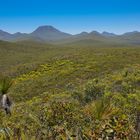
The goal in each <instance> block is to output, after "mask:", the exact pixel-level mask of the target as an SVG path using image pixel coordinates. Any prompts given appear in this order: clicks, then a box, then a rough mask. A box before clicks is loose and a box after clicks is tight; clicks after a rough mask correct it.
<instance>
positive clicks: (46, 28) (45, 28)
mask: <svg viewBox="0 0 140 140" xmlns="http://www.w3.org/2000/svg"><path fill="white" fill-rule="evenodd" d="M48 31H53V32H54V31H55V32H56V31H57V32H59V30H57V29H56V28H54V27H53V26H50V25H44V26H39V27H38V28H37V29H36V30H35V31H34V32H48Z"/></svg>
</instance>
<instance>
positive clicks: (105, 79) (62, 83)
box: [0, 42, 140, 140]
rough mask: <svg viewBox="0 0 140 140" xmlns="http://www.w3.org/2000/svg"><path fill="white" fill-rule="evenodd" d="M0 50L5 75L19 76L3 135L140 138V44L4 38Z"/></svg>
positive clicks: (0, 125) (65, 139)
mask: <svg viewBox="0 0 140 140" xmlns="http://www.w3.org/2000/svg"><path fill="white" fill-rule="evenodd" d="M0 50H1V51H0V54H1V55H0V72H1V75H2V77H3V76H5V77H7V76H8V77H10V78H11V80H12V81H13V82H12V86H11V87H9V89H7V91H8V95H9V96H10V98H11V99H12V101H13V107H12V115H11V116H8V115H6V114H5V112H4V111H3V109H1V110H0V139H6V140H7V139H10V140H16V139H22V140H41V139H45V140H46V139H48V140H75V139H77V140H96V139H97V140H98V139H101V140H102V139H103V140H108V139H110V140H113V139H116V140H138V139H139V133H140V120H139V118H140V48H139V47H136V46H135V47H134V46H131V47H130V45H129V46H123V47H122V46H116V45H115V46H114V45H111V44H106V45H105V44H98V45H97V44H96V45H94V44H93V46H88V45H87V46H82V45H81V46H80V45H76V46H75V45H72V46H53V45H49V44H47V45H46V44H45V45H44V44H38V43H35V44H34V43H33V42H22V43H21V42H20V43H12V44H11V43H7V42H0ZM8 80H9V79H8Z"/></svg>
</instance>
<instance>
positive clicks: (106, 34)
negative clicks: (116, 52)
mask: <svg viewBox="0 0 140 140" xmlns="http://www.w3.org/2000/svg"><path fill="white" fill-rule="evenodd" d="M102 35H103V36H106V37H114V36H116V34H114V33H109V32H106V31H104V32H102Z"/></svg>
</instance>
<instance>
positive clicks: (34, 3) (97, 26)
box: [0, 0, 140, 34]
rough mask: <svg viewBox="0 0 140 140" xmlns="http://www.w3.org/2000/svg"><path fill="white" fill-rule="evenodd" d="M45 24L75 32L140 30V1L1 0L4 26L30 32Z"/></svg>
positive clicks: (0, 20) (0, 15) (0, 22)
mask: <svg viewBox="0 0 140 140" xmlns="http://www.w3.org/2000/svg"><path fill="white" fill-rule="evenodd" d="M42 25H52V26H54V27H55V28H57V29H59V30H61V31H64V32H68V33H71V34H77V33H80V32H82V31H87V32H90V31H93V30H96V31H99V32H103V31H108V32H113V33H116V34H122V33H124V32H130V31H136V30H137V31H140V0H0V29H2V30H4V31H7V32H10V33H15V32H26V33H29V32H32V31H33V30H35V29H36V28H37V27H38V26H42Z"/></svg>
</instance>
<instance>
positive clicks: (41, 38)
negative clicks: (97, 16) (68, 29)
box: [0, 25, 140, 44]
mask: <svg viewBox="0 0 140 140" xmlns="http://www.w3.org/2000/svg"><path fill="white" fill-rule="evenodd" d="M0 40H3V41H11V42H13V41H14V42H15V41H18V42H19V41H26V40H27V41H28V40H31V41H35V42H36V41H37V42H44V43H46V42H48V43H54V44H57V43H58V44H67V43H74V42H84V41H85V42H86V43H88V41H89V43H90V44H92V42H93V43H94V42H114V43H116V42H119V43H121V42H122V43H127V44H140V32H138V31H134V32H128V33H125V34H122V35H116V34H114V33H109V32H103V33H99V32H97V31H92V32H89V33H88V32H81V33H80V34H76V35H71V34H68V33H64V32H62V31H60V30H58V29H56V28H54V27H53V26H47V25H46V26H40V27H38V28H37V29H36V30H34V31H33V32H31V33H28V34H27V33H20V32H17V33H14V34H10V33H8V32H5V31H2V30H0Z"/></svg>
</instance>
